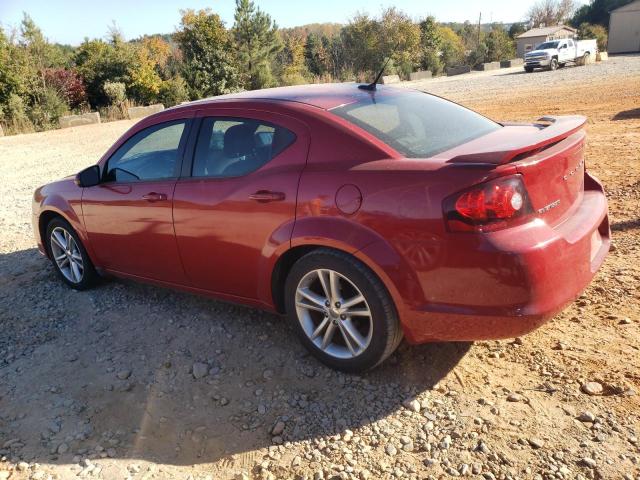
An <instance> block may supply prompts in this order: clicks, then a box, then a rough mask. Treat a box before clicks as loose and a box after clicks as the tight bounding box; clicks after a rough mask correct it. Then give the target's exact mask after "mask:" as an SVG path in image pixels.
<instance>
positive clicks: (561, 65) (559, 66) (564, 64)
mask: <svg viewBox="0 0 640 480" xmlns="http://www.w3.org/2000/svg"><path fill="white" fill-rule="evenodd" d="M566 66H567V64H566V63H559V64H558V68H564V67H566Z"/></svg>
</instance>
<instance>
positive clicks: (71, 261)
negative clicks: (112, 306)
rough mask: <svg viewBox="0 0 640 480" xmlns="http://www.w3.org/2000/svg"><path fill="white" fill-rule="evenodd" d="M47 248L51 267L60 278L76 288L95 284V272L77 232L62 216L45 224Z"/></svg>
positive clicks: (80, 288) (82, 288)
mask: <svg viewBox="0 0 640 480" xmlns="http://www.w3.org/2000/svg"><path fill="white" fill-rule="evenodd" d="M46 238H47V248H48V250H49V257H50V259H51V263H53V267H54V268H55V269H56V271H57V272H58V274H59V275H60V277H61V278H62V280H63V281H64V282H65V283H66V284H67V285H69V286H70V287H72V288H75V289H76V290H85V289H87V288H89V287H91V286H92V285H94V284H95V282H96V280H97V277H98V275H97V273H96V271H95V269H94V267H93V264H92V263H91V259H90V258H89V255H87V251H86V250H85V249H84V246H83V245H82V242H81V241H80V239H79V238H78V234H77V233H76V232H75V230H73V228H72V227H71V225H69V223H68V222H67V221H65V220H63V219H62V218H55V219H53V220H51V222H49V225H48V226H47V237H46Z"/></svg>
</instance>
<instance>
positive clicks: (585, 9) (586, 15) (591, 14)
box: [571, 0, 633, 29]
mask: <svg viewBox="0 0 640 480" xmlns="http://www.w3.org/2000/svg"><path fill="white" fill-rule="evenodd" d="M632 1H633V0H591V1H590V2H589V3H588V4H587V5H582V6H581V7H580V8H578V10H576V12H575V14H574V16H573V18H572V19H571V25H573V26H574V27H576V28H579V27H580V25H582V24H583V23H591V24H593V25H602V26H603V27H604V28H607V29H608V28H609V13H610V12H611V11H612V10H615V9H616V8H619V7H622V6H624V5H627V4H629V3H631V2H632Z"/></svg>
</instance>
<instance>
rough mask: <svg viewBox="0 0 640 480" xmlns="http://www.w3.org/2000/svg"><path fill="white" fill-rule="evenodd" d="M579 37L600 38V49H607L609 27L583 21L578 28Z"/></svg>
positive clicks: (581, 38)
mask: <svg viewBox="0 0 640 480" xmlns="http://www.w3.org/2000/svg"><path fill="white" fill-rule="evenodd" d="M578 37H579V38H580V40H585V39H592V38H595V39H596V40H598V50H600V51H601V52H606V51H607V41H608V39H609V38H608V35H607V29H606V28H604V27H603V26H602V25H592V24H590V23H582V24H581V25H580V28H579V29H578Z"/></svg>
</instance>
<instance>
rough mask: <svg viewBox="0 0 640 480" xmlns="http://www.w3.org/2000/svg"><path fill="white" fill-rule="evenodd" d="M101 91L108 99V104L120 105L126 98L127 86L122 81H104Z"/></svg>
mask: <svg viewBox="0 0 640 480" xmlns="http://www.w3.org/2000/svg"><path fill="white" fill-rule="evenodd" d="M102 91H103V92H104V94H105V95H106V96H107V98H108V99H109V104H110V105H116V106H117V105H121V104H123V103H124V101H125V100H126V99H127V88H126V86H125V84H124V83H122V82H104V83H103V84H102Z"/></svg>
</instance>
